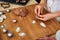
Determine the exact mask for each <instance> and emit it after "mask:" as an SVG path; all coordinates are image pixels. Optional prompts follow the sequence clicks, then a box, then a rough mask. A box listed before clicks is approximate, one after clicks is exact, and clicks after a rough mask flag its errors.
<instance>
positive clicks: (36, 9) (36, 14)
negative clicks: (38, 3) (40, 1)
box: [35, 7, 38, 15]
mask: <svg viewBox="0 0 60 40" xmlns="http://www.w3.org/2000/svg"><path fill="white" fill-rule="evenodd" d="M37 10H38V8H37V7H35V14H36V15H37V13H38V12H37Z"/></svg>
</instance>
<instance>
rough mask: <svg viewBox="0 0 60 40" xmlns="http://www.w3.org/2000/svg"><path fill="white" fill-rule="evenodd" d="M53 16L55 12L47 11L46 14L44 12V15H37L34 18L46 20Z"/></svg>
mask: <svg viewBox="0 0 60 40" xmlns="http://www.w3.org/2000/svg"><path fill="white" fill-rule="evenodd" d="M55 17H56V14H54V13H48V14H45V15H39V17H38V16H37V17H36V18H37V19H40V20H42V21H47V20H50V19H53V18H55Z"/></svg>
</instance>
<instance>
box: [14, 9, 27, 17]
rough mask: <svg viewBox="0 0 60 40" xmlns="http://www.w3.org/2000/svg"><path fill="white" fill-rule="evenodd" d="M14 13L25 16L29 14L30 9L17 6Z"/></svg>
mask: <svg viewBox="0 0 60 40" xmlns="http://www.w3.org/2000/svg"><path fill="white" fill-rule="evenodd" d="M14 13H15V14H16V15H17V16H21V17H24V16H26V15H27V14H28V10H27V9H26V8H17V9H15V10H14Z"/></svg>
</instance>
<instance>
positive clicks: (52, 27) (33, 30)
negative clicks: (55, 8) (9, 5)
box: [0, 5, 60, 40]
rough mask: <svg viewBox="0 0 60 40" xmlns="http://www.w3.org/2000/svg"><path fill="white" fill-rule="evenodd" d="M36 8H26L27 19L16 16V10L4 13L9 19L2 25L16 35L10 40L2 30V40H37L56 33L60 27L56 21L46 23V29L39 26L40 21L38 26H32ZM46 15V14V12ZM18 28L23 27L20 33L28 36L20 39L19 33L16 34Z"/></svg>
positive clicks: (0, 35) (0, 37)
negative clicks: (14, 20)
mask: <svg viewBox="0 0 60 40" xmlns="http://www.w3.org/2000/svg"><path fill="white" fill-rule="evenodd" d="M35 6H36V5H30V6H26V7H25V8H27V9H28V15H27V16H26V17H20V16H16V15H15V14H14V12H13V11H14V10H15V9H11V10H12V11H11V12H10V13H7V12H5V11H4V12H5V15H6V16H7V19H6V20H4V22H3V23H1V24H6V29H7V30H8V32H12V33H14V36H13V37H12V38H8V37H7V34H3V33H2V31H1V30H2V29H1V30H0V40H36V39H37V38H40V37H44V36H47V35H51V34H54V33H56V31H57V30H59V29H60V27H59V23H58V22H57V21H56V20H55V19H52V20H49V21H46V22H44V23H45V24H46V26H47V27H46V28H43V27H41V26H40V25H39V23H40V22H41V21H40V20H38V21H37V22H36V24H32V21H33V20H34V19H36V18H35V13H34V8H35ZM22 8H23V7H22ZM44 13H46V11H45V12H44ZM13 19H16V20H17V22H16V23H13V22H12V20H13ZM18 26H19V27H21V31H20V32H25V33H26V36H24V37H20V36H19V35H18V33H16V31H15V30H16V28H17V27H18Z"/></svg>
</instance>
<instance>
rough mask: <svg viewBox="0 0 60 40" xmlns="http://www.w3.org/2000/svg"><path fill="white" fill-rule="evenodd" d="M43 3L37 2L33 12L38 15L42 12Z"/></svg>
mask: <svg viewBox="0 0 60 40" xmlns="http://www.w3.org/2000/svg"><path fill="white" fill-rule="evenodd" d="M43 8H44V6H43V4H39V5H37V6H36V7H35V14H36V15H37V16H39V15H40V14H41V13H43Z"/></svg>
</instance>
